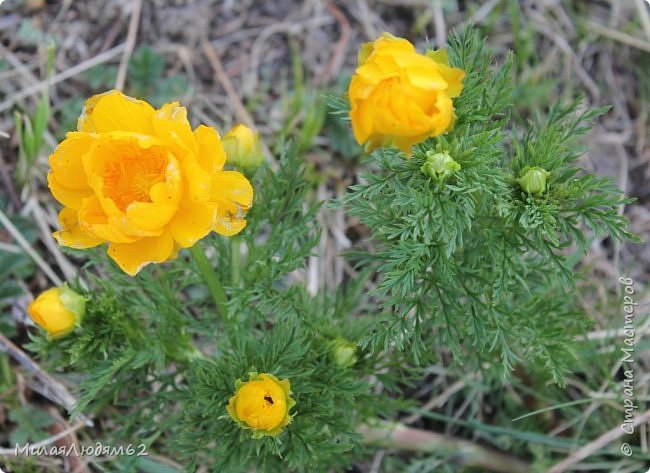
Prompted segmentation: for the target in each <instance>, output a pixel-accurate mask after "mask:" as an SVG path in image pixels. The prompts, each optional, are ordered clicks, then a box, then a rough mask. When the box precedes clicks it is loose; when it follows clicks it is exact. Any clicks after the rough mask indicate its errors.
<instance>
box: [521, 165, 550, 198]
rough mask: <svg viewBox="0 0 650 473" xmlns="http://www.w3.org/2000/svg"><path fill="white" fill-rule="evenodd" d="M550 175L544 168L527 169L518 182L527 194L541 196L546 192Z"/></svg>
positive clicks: (523, 171)
mask: <svg viewBox="0 0 650 473" xmlns="http://www.w3.org/2000/svg"><path fill="white" fill-rule="evenodd" d="M550 175H551V173H550V172H548V171H547V170H546V169H544V168H540V167H537V166H534V167H525V168H524V169H523V170H522V172H521V177H520V178H519V179H517V182H518V183H519V185H520V186H521V188H522V189H523V190H524V191H525V192H528V193H529V194H541V193H542V192H544V191H545V190H546V178H547V177H548V176H550Z"/></svg>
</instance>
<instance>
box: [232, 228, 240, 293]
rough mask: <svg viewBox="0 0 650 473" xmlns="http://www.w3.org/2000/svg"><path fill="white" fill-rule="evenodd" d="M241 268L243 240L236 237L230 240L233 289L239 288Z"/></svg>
mask: <svg viewBox="0 0 650 473" xmlns="http://www.w3.org/2000/svg"><path fill="white" fill-rule="evenodd" d="M240 266H241V240H240V239H239V238H238V237H236V236H234V237H232V238H231V239H230V271H231V273H230V277H231V278H232V285H233V287H237V286H239V280H240Z"/></svg>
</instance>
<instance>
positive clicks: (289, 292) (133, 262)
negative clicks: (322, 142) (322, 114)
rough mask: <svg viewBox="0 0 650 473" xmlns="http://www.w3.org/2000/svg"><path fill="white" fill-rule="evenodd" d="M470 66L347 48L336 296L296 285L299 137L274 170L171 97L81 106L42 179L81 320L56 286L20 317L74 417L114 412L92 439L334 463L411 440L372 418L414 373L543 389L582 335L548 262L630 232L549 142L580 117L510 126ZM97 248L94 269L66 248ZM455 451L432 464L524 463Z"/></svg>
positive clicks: (469, 57)
mask: <svg viewBox="0 0 650 473" xmlns="http://www.w3.org/2000/svg"><path fill="white" fill-rule="evenodd" d="M492 63H493V57H492V56H491V54H490V53H489V52H487V51H485V49H484V48H483V45H482V42H481V41H480V39H479V38H478V36H477V35H476V34H473V33H471V32H470V31H468V32H465V33H461V34H457V35H454V36H452V37H451V38H450V47H449V50H448V51H440V50H439V51H428V52H426V53H424V54H421V53H418V52H417V51H416V50H415V48H414V46H413V45H412V44H411V43H409V42H408V41H406V40H405V39H401V38H396V37H394V36H392V35H389V34H384V35H382V36H381V37H380V38H378V39H377V40H376V41H374V42H372V43H369V44H366V45H364V46H363V47H362V48H361V51H360V53H359V66H358V68H357V69H356V71H355V73H354V75H353V77H352V79H351V82H350V86H349V89H348V94H347V96H346V97H344V98H340V97H330V98H329V100H328V102H329V105H330V107H331V112H332V115H333V116H335V117H343V120H342V121H343V122H345V123H349V125H350V126H351V130H348V131H349V133H351V134H353V135H354V137H355V139H356V141H357V143H358V144H359V145H364V148H365V150H366V151H372V150H374V151H373V152H372V153H371V154H369V155H368V156H366V158H365V164H364V166H365V169H366V170H365V172H363V173H361V175H360V178H359V179H358V180H357V182H356V183H355V184H354V185H352V186H350V187H349V189H347V191H346V192H345V194H344V195H342V196H341V198H339V199H336V201H335V202H334V203H333V207H334V208H335V209H336V210H337V211H340V212H346V213H347V215H348V216H350V217H352V218H354V219H356V220H355V221H357V222H359V223H360V225H362V226H363V227H362V230H361V232H362V233H363V232H365V233H366V234H367V236H368V238H367V242H365V243H360V245H359V248H357V250H356V251H355V252H353V253H351V254H349V255H346V256H345V257H346V258H348V260H349V262H351V263H352V265H356V266H355V268H356V269H354V270H350V274H353V276H354V277H351V278H350V280H347V279H346V280H345V281H344V282H342V283H341V284H334V285H333V286H336V287H328V286H327V285H318V284H316V285H307V284H305V283H303V282H302V281H300V279H299V278H297V277H296V275H297V274H300V272H301V271H302V270H303V269H305V266H307V265H309V268H310V270H311V269H313V268H314V267H313V266H312V262H313V252H314V249H315V248H316V247H317V245H318V244H319V240H320V237H321V234H322V231H321V228H320V226H319V219H318V217H317V216H318V215H319V212H321V211H322V212H325V211H326V210H322V208H321V204H322V202H320V201H319V200H318V199H316V198H314V193H313V192H312V189H311V188H310V181H309V180H308V179H307V178H306V177H305V160H304V159H303V157H302V156H300V153H299V151H300V149H301V148H300V144H291V143H288V144H287V143H283V145H282V156H281V157H280V159H279V161H278V163H277V167H276V166H272V165H270V163H268V162H263V156H264V152H263V151H262V147H261V145H260V143H259V141H258V140H259V136H258V135H257V134H256V132H255V131H253V130H251V129H249V128H246V127H241V126H238V127H236V128H234V129H233V130H232V131H231V132H229V133H228V134H227V135H226V137H225V139H224V140H223V141H222V140H221V138H220V136H219V134H218V133H217V131H216V130H215V129H213V128H209V127H206V126H199V127H197V128H195V129H194V130H192V128H191V126H190V124H189V121H188V118H187V111H186V109H185V108H183V107H181V106H180V105H179V104H178V103H175V102H173V103H168V104H166V105H163V106H162V107H161V108H160V109H158V110H155V109H154V108H153V107H151V106H150V105H148V104H147V103H146V102H144V101H142V100H138V99H134V98H130V97H127V96H125V95H123V94H122V93H121V92H118V91H110V92H107V93H104V94H100V95H97V96H94V97H92V98H91V99H89V100H88V102H87V103H86V105H85V108H84V111H83V113H82V116H81V118H80V119H79V124H78V130H77V131H76V132H72V133H70V134H68V136H67V137H66V139H65V140H64V141H63V142H62V143H61V144H60V145H59V146H58V147H57V148H56V150H55V151H54V153H53V154H52V155H51V157H50V166H51V171H50V173H49V175H48V182H49V186H50V189H51V191H52V193H53V195H54V197H55V198H56V199H57V200H58V201H59V202H60V203H61V204H62V205H63V209H62V210H61V213H60V214H59V220H60V224H61V227H62V228H61V229H60V230H59V231H57V232H56V233H55V237H56V239H57V240H58V242H59V243H60V244H61V245H62V246H64V247H69V248H74V249H88V251H86V252H83V253H80V252H74V253H73V254H74V255H76V256H82V257H85V258H88V260H89V262H88V264H87V265H86V266H85V267H84V269H83V271H82V272H81V278H80V279H79V280H78V281H74V282H71V285H73V286H74V289H75V291H76V292H78V293H79V294H81V295H82V296H83V298H84V299H83V300H84V301H85V300H86V299H87V302H86V304H85V306H86V307H85V316H84V317H83V319H81V314H80V312H79V311H78V310H77V311H75V310H74V309H73V308H71V306H70V304H69V303H68V302H66V300H65V298H64V297H61V294H62V293H60V291H63V290H58V289H53V290H51V291H52V292H49V291H48V292H46V293H44V294H43V295H42V296H41V297H39V298H38V299H37V300H36V301H35V302H34V303H33V305H32V306H30V314H32V317H33V319H34V320H35V321H36V322H37V323H38V324H39V325H40V326H42V327H43V328H44V329H45V330H46V331H47V332H48V333H49V334H50V335H57V337H56V338H55V337H54V336H50V337H47V336H46V337H35V338H34V341H33V343H32V345H31V348H32V349H33V350H34V351H37V352H39V353H40V354H42V355H43V356H47V355H50V354H51V355H53V356H56V359H57V360H58V362H59V366H62V367H66V368H67V369H70V370H75V371H77V372H78V373H80V374H81V379H82V381H81V383H80V385H79V387H78V391H79V394H80V401H79V402H78V403H77V404H76V406H75V409H74V413H75V414H79V413H84V414H88V413H92V412H97V411H98V410H99V409H102V408H103V407H105V406H107V405H109V404H116V405H120V406H124V409H125V419H126V420H125V422H124V425H123V426H121V430H118V431H116V432H115V435H116V437H119V438H128V437H133V436H135V435H138V436H140V438H142V437H143V436H144V437H146V443H147V445H155V446H156V447H158V448H161V449H164V450H166V451H170V452H174V454H175V455H176V456H177V457H178V459H179V461H182V462H184V468H187V470H188V471H196V470H197V469H199V467H203V466H207V467H208V468H209V469H210V471H219V472H222V471H223V472H231V471H232V472H238V471H250V470H251V469H255V470H256V471H269V472H275V471H310V472H311V471H330V470H332V469H333V470H337V471H343V470H345V468H347V467H348V466H349V465H350V463H351V462H353V461H355V460H358V459H360V458H361V459H363V458H366V457H367V455H368V451H367V450H365V449H364V448H362V446H361V444H362V443H365V444H366V445H373V444H378V445H384V446H386V445H388V446H391V447H393V446H404V445H406V448H416V447H417V448H422V449H424V448H425V447H422V445H421V444H422V436H421V435H420V436H417V435H416V436H415V437H414V438H415V440H419V442H414V443H413V442H405V441H403V440H402V441H401V442H397V441H396V442H393V443H391V439H394V438H395V437H396V436H397V435H398V434H400V433H401V434H404V432H407V433H409V432H410V431H409V430H408V429H407V428H406V427H405V426H403V425H401V424H391V423H387V422H386V421H385V420H381V419H391V418H395V417H396V416H397V415H398V413H400V412H403V411H404V410H406V409H408V408H410V407H412V406H410V405H409V404H408V403H406V402H405V401H404V400H403V399H402V398H401V397H400V392H402V391H403V390H404V389H406V388H405V387H406V386H410V385H411V384H412V383H413V381H414V380H417V379H419V378H420V377H423V376H426V375H428V374H430V373H427V372H426V371H423V370H422V369H421V368H422V367H423V366H426V363H429V362H432V361H433V360H436V359H441V360H444V362H445V363H451V364H455V365H456V366H460V365H463V366H466V367H469V368H468V369H474V370H476V371H477V372H478V371H480V372H481V373H482V376H484V377H485V379H487V380H490V382H493V383H494V384H498V383H499V380H502V379H503V378H504V377H507V376H511V375H512V373H513V372H514V371H515V370H516V366H517V363H518V362H519V361H520V360H522V359H526V360H529V361H531V362H533V363H532V365H533V366H535V367H537V368H536V371H535V373H533V374H534V377H537V378H539V379H544V380H547V379H548V380H551V381H553V382H555V383H556V384H557V385H560V386H561V385H562V383H563V382H564V374H565V373H566V372H567V370H569V369H570V362H571V360H572V357H573V351H572V343H573V341H574V339H575V337H577V336H578V335H580V334H582V333H583V332H584V329H585V327H586V325H587V323H588V319H587V318H586V317H585V315H584V314H583V313H581V311H580V310H579V309H578V307H577V305H576V304H575V300H574V295H573V294H572V288H573V287H574V282H575V275H574V274H573V273H572V271H571V270H570V265H571V264H572V263H571V261H573V258H574V256H575V255H578V256H580V254H581V253H582V252H584V251H586V249H587V248H588V245H587V243H588V238H589V235H590V234H591V233H597V234H603V235H609V236H610V237H612V238H615V239H617V240H624V239H631V240H634V239H636V237H635V236H634V235H632V234H631V233H629V232H628V231H627V229H626V227H627V220H626V219H625V218H624V217H623V216H622V215H620V214H619V213H618V211H617V208H618V206H619V205H620V204H622V203H625V202H628V199H626V198H625V197H624V196H623V195H622V193H621V192H620V191H618V190H617V189H616V188H615V187H614V186H612V185H611V184H610V183H608V182H606V181H605V180H602V179H598V178H595V177H594V176H593V175H591V174H589V173H587V172H585V171H584V170H582V169H580V168H579V167H578V166H577V164H576V160H577V158H578V157H579V155H580V150H579V148H578V147H577V146H576V144H575V143H574V142H572V139H573V138H574V137H575V136H577V135H579V134H580V133H583V132H585V131H586V130H587V129H588V128H589V124H590V122H591V120H593V119H594V118H595V117H596V116H597V115H598V114H599V113H601V112H602V110H587V111H584V112H582V113H579V112H578V109H579V102H574V103H571V104H569V105H564V106H561V105H556V106H553V107H552V108H551V109H550V111H549V113H548V116H547V118H546V119H544V120H542V119H540V120H539V121H538V122H536V123H535V124H534V125H532V126H531V127H530V129H529V130H528V131H527V132H526V133H523V134H521V133H518V132H517V130H516V129H514V126H513V125H512V124H511V123H510V121H509V118H510V113H511V110H512V103H511V102H512V100H511V99H512V88H511V84H510V78H509V67H510V64H511V62H510V59H508V60H506V62H505V63H504V64H502V65H501V66H500V67H499V68H498V69H497V70H494V69H493V67H492V66H493V64H492ZM224 142H225V143H224ZM224 144H225V149H224ZM244 172H245V173H246V176H248V177H246V176H245V175H244ZM249 179H250V180H249ZM253 189H254V190H253ZM253 195H254V196H255V200H254V202H253ZM339 237H340V236H339ZM345 238H347V237H345ZM341 239H343V238H341ZM103 243H108V252H107V254H108V258H110V260H112V261H114V262H115V263H117V266H115V265H113V264H112V263H111V262H110V260H109V259H107V257H106V255H105V254H104V252H101V251H92V250H90V249H91V248H92V247H95V246H98V245H101V244H103ZM185 249H187V250H189V251H184V250H185ZM151 263H158V264H151ZM310 273H311V271H310ZM367 286H370V287H371V289H370V290H367V289H366V288H367ZM82 296H79V297H82ZM72 329H74V331H71V330H72ZM58 335H61V336H58ZM64 335H65V336H64ZM441 437H442V436H441ZM436 438H437V439H438V441H439V442H440V445H443V447H444V446H447V445H449V444H448V443H445V440H444V439H441V438H438V437H436ZM411 440H413V439H411ZM463 442H465V441H459V442H458V445H461V447H462V446H466V443H463ZM413 445H415V447H414V446H413ZM461 447H459V448H458V451H457V452H455V453H458V455H457V456H454V457H453V458H452V461H456V460H457V459H458V458H461V457H462V458H461V459H462V462H463V463H462V464H464V465H469V466H474V467H476V468H477V469H479V470H480V471H485V470H486V469H490V470H494V471H508V472H511V473H512V472H515V473H518V472H524V471H530V470H529V468H530V465H529V464H528V463H527V462H526V461H523V460H521V459H513V458H506V457H504V454H503V453H500V452H495V451H494V449H492V448H485V447H477V448H476V449H473V448H464V447H462V448H461ZM426 448H428V449H429V450H426V451H431V450H430V449H431V448H433V447H431V446H429V445H428V444H427V446H426ZM442 450H443V451H444V450H446V447H445V448H442ZM434 451H437V450H434ZM452 453H454V452H452ZM125 468H127V470H125V471H134V469H135V468H136V466H135V464H127V465H126V467H125ZM128 468H131V470H128Z"/></svg>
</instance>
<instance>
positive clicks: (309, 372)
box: [178, 319, 370, 472]
mask: <svg viewBox="0 0 650 473" xmlns="http://www.w3.org/2000/svg"><path fill="white" fill-rule="evenodd" d="M297 322H298V321H297V320H296V319H285V320H284V321H282V322H281V323H278V324H275V325H274V326H273V328H265V329H263V330H259V329H251V331H250V332H248V333H245V334H244V333H242V334H241V335H240V336H239V337H238V338H237V339H236V341H235V346H233V347H223V348H222V349H221V350H220V353H219V357H216V358H215V359H214V360H197V361H196V362H195V363H193V364H192V366H191V368H190V373H189V376H188V391H187V392H186V393H184V395H183V396H187V398H185V397H183V398H181V402H182V404H183V405H184V406H185V415H184V419H183V421H182V424H181V430H180V433H179V437H180V440H179V445H178V446H179V447H180V448H179V454H180V455H182V456H184V457H187V458H188V459H191V460H192V462H191V464H190V465H191V471H193V469H194V468H196V466H197V465H201V464H206V463H207V464H210V465H211V471H215V472H217V471H241V470H242V469H244V470H246V469H249V468H250V467H253V466H255V467H256V468H257V469H259V470H260V471H269V472H272V471H278V472H283V471H287V469H292V470H293V469H295V471H328V470H329V469H330V468H332V467H334V468H337V467H338V468H340V467H341V466H343V465H345V464H347V463H349V462H350V461H351V456H350V455H349V454H350V453H351V451H352V449H353V448H354V447H355V446H356V444H357V442H358V440H359V435H358V434H356V433H355V425H356V424H357V423H358V422H359V421H360V420H362V418H361V417H360V416H359V414H358V413H357V412H358V407H357V406H358V405H359V404H362V405H363V404H364V403H367V402H369V401H370V394H369V384H368V383H367V382H366V381H363V380H360V379H359V377H358V375H357V374H356V372H355V371H353V370H350V369H344V368H341V367H339V366H338V365H337V364H336V363H335V362H334V360H333V359H332V357H331V354H330V347H329V345H328V344H327V343H323V341H322V340H320V339H318V338H315V337H314V334H313V332H312V331H311V330H305V329H303V328H300V327H299V324H298V323H297ZM251 371H258V372H264V373H271V374H274V375H275V376H277V377H278V378H279V379H284V378H288V379H289V380H290V382H291V390H292V397H293V398H294V399H295V401H296V406H295V408H294V410H293V411H292V414H295V415H294V417H293V419H292V422H291V424H290V425H289V426H288V427H287V428H286V429H285V431H284V432H283V433H282V434H280V435H278V436H277V437H264V438H262V439H254V438H252V436H251V433H250V431H248V430H243V429H241V428H240V427H239V426H238V425H237V424H236V423H235V422H234V421H233V420H232V419H231V418H230V417H229V416H228V414H226V410H225V406H226V404H227V402H228V399H229V398H230V397H231V396H232V395H233V394H234V391H235V386H234V380H236V379H245V378H246V377H247V373H248V372H251ZM205 439H209V440H208V441H207V442H206V440H205ZM206 457H207V458H206Z"/></svg>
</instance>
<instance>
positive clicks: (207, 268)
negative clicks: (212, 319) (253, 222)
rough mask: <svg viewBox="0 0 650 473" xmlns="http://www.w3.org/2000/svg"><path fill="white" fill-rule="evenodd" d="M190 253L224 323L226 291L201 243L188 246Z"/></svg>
mask: <svg viewBox="0 0 650 473" xmlns="http://www.w3.org/2000/svg"><path fill="white" fill-rule="evenodd" d="M190 254H191V255H192V258H194V262H195V263H196V265H197V266H198V267H199V272H200V273H201V276H203V279H204V280H205V284H206V285H207V286H208V290H209V291H210V294H212V299H214V304H215V305H216V306H217V311H219V315H221V317H222V319H223V321H224V323H225V324H227V323H228V305H227V303H228V298H227V297H226V291H224V290H223V286H222V285H221V281H219V278H218V277H217V274H216V273H215V272H214V269H213V268H212V265H210V261H209V260H208V257H207V256H205V253H204V252H203V250H202V249H201V244H200V243H198V242H197V243H196V244H195V245H194V246H193V247H192V248H190Z"/></svg>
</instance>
